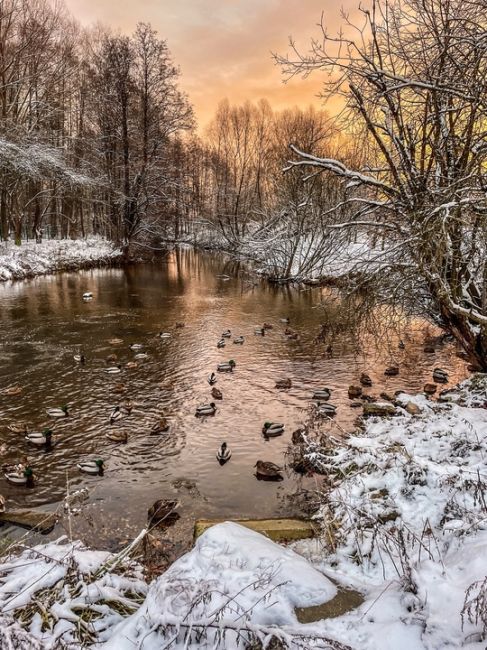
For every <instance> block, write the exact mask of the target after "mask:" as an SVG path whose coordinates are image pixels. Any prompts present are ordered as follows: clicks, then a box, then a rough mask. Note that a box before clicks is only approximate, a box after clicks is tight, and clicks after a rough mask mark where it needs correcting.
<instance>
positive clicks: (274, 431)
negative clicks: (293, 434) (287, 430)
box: [262, 422, 284, 438]
mask: <svg viewBox="0 0 487 650" xmlns="http://www.w3.org/2000/svg"><path fill="white" fill-rule="evenodd" d="M262 433H263V434H264V435H265V436H267V437H269V438H273V437H275V436H280V435H282V434H283V433H284V425H283V424H281V423H280V422H264V426H263V427H262Z"/></svg>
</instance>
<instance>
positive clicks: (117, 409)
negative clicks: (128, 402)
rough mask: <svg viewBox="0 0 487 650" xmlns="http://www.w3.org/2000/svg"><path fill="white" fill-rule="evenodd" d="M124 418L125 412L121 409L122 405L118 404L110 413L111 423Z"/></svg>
mask: <svg viewBox="0 0 487 650" xmlns="http://www.w3.org/2000/svg"><path fill="white" fill-rule="evenodd" d="M121 418H123V413H122V411H121V409H120V406H116V407H115V408H114V409H113V411H112V412H111V413H110V424H113V423H114V422H116V421H117V420H120V419H121Z"/></svg>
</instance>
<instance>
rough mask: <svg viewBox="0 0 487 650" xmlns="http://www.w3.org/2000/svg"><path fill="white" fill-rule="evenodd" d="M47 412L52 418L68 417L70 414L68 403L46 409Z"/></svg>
mask: <svg viewBox="0 0 487 650" xmlns="http://www.w3.org/2000/svg"><path fill="white" fill-rule="evenodd" d="M46 413H47V415H48V416H49V417H50V418H66V417H67V416H68V415H69V412H68V407H67V406H66V404H65V405H64V406H61V408H49V409H46Z"/></svg>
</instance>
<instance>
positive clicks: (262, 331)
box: [254, 327, 265, 336]
mask: <svg viewBox="0 0 487 650" xmlns="http://www.w3.org/2000/svg"><path fill="white" fill-rule="evenodd" d="M254 334H255V335H256V336H265V329H264V328H263V327H256V328H255V330H254Z"/></svg>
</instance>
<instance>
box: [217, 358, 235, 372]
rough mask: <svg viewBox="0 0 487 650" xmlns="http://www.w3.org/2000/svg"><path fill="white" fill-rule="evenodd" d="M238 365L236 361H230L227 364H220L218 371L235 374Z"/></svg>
mask: <svg viewBox="0 0 487 650" xmlns="http://www.w3.org/2000/svg"><path fill="white" fill-rule="evenodd" d="M236 365H237V364H236V363H235V361H234V360H233V359H230V361H228V362H227V363H219V364H218V366H217V367H216V369H217V370H218V372H233V369H234V368H235V366H236Z"/></svg>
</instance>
